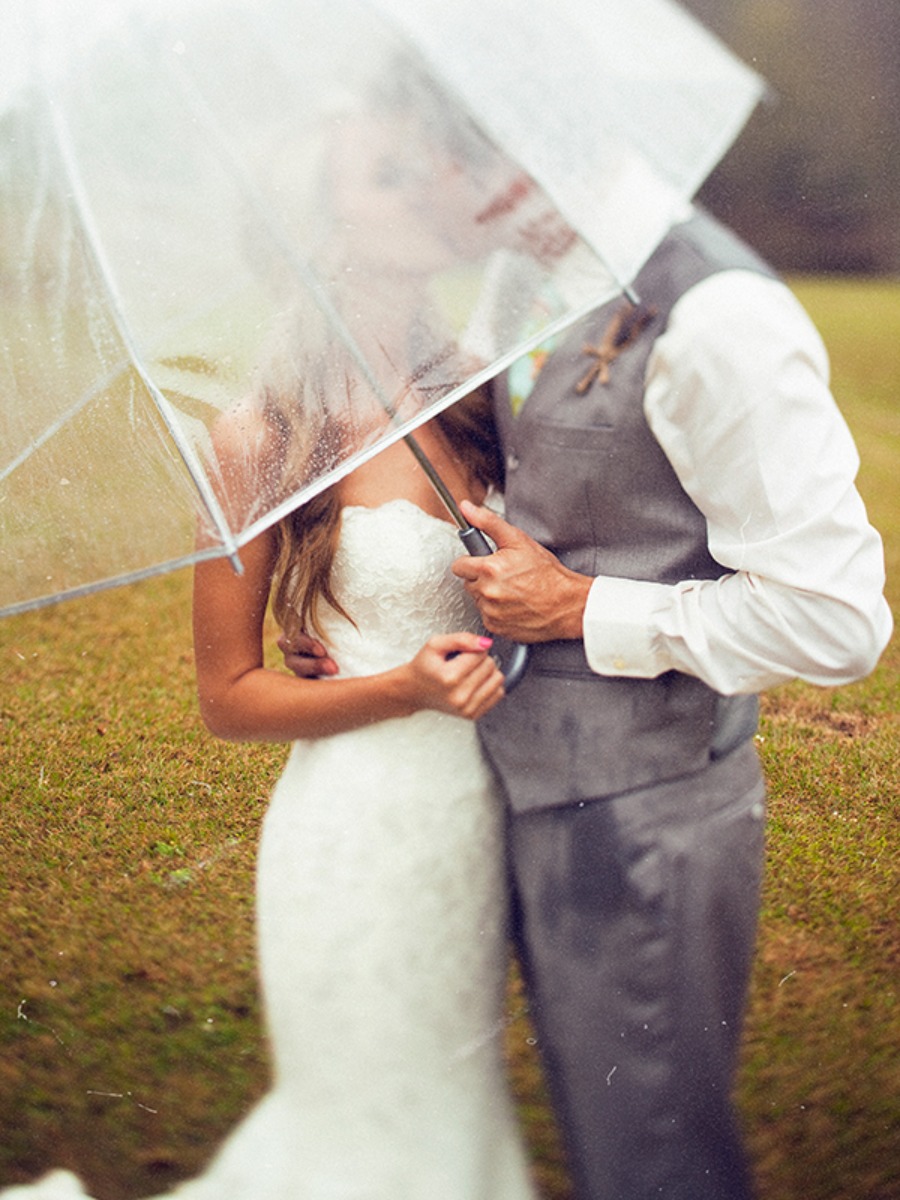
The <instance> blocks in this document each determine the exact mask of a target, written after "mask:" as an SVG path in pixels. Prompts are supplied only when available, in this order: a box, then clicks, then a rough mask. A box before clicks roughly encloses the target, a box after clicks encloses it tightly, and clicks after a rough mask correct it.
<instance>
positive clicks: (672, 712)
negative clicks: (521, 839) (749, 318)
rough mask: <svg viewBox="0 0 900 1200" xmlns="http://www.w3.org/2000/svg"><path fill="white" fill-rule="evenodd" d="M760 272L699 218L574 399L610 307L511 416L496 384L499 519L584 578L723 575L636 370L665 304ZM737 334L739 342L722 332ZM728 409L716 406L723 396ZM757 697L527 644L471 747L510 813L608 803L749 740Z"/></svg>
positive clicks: (646, 275) (652, 267)
mask: <svg viewBox="0 0 900 1200" xmlns="http://www.w3.org/2000/svg"><path fill="white" fill-rule="evenodd" d="M732 267H741V268H746V269H751V270H755V271H760V272H764V273H769V272H768V268H767V267H766V266H765V264H763V263H762V262H761V261H760V260H759V259H758V258H757V257H756V256H755V255H753V254H752V252H751V251H750V250H749V249H748V248H747V247H745V246H744V245H743V244H742V243H741V242H739V241H738V240H737V239H736V238H735V237H733V236H732V235H731V234H730V233H728V232H727V231H726V230H725V229H723V228H722V227H721V226H719V225H718V224H717V223H716V222H714V221H713V220H712V219H711V218H709V217H708V216H705V215H701V214H697V215H696V216H694V217H692V218H691V219H690V220H689V221H687V222H685V223H684V224H683V225H679V226H678V227H676V229H675V230H674V231H673V232H672V233H671V234H670V235H669V236H668V237H667V238H666V239H665V241H664V242H663V243H662V244H661V246H660V247H659V248H658V250H657V251H656V253H655V254H654V255H653V256H652V258H651V259H650V260H649V262H648V263H647V265H646V266H645V268H644V269H643V271H642V272H641V273H640V275H639V277H638V279H637V280H636V285H635V286H636V290H637V292H638V294H639V295H640V297H641V299H642V301H643V302H644V303H645V304H646V305H648V306H651V307H652V308H653V309H655V310H656V316H655V317H654V319H653V321H652V323H651V324H650V325H648V326H647V327H646V329H645V330H644V331H643V332H642V333H641V335H640V336H639V337H638V338H637V339H636V341H635V342H634V343H632V344H631V345H629V346H628V347H627V349H625V350H624V351H623V352H622V353H621V354H620V356H619V357H617V358H616V359H615V360H614V361H613V363H612V365H611V368H610V375H609V380H608V382H606V383H605V384H603V383H601V382H599V381H597V382H594V383H593V385H592V386H591V387H590V388H589V390H587V391H586V392H585V393H584V394H579V393H578V392H577V391H576V385H577V384H578V383H579V381H580V380H582V379H583V378H584V377H585V374H586V373H587V372H588V370H589V369H590V367H591V363H592V361H594V360H592V359H591V358H590V357H589V356H588V355H586V354H585V353H584V346H585V344H586V343H590V344H591V345H593V346H596V345H598V344H599V342H600V341H601V339H602V337H603V333H604V331H605V330H606V328H607V326H608V325H609V323H610V321H611V319H612V318H613V316H614V314H615V313H616V311H617V310H618V309H619V308H620V307H621V305H622V300H621V298H617V299H616V300H615V301H613V302H612V303H610V304H609V305H607V306H605V307H603V308H600V309H597V310H595V311H594V312H593V313H591V314H590V315H589V316H588V317H587V318H586V319H584V320H583V321H581V322H580V323H579V324H578V325H577V326H576V327H575V329H574V330H573V331H572V333H571V334H569V335H568V336H567V338H566V340H565V342H564V343H563V344H562V345H561V346H560V347H559V348H558V349H557V350H555V351H554V352H553V354H552V355H551V357H550V358H549V359H548V361H547V364H546V366H545V367H544V369H543V370H542V371H541V373H540V375H539V376H538V379H537V381H536V383H535V386H534V389H533V391H532V392H531V395H530V396H529V397H528V400H527V402H526V403H525V405H524V408H523V409H522V412H521V414H520V415H519V416H518V417H514V416H513V414H512V411H511V409H510V405H509V393H508V389H507V386H506V382H505V381H504V380H497V381H495V384H494V389H495V392H494V394H495V410H496V415H497V422H498V426H499V430H500V437H501V441H502V443H503V448H504V452H505V455H506V462H507V479H506V511H507V517H508V519H509V520H510V521H511V522H512V523H513V524H514V525H517V526H519V527H520V528H521V529H524V530H525V531H526V532H527V533H529V534H531V536H532V537H534V538H536V539H537V540H538V541H539V542H541V543H543V545H545V546H547V547H549V548H550V549H551V550H552V551H553V552H554V554H556V555H557V556H558V557H559V558H560V559H561V560H562V561H563V562H564V563H565V564H566V565H567V566H569V567H571V568H572V569H573V570H575V571H579V572H582V573H584V574H587V575H613V576H619V577H623V578H628V579H639V580H654V581H656V582H659V583H677V582H679V581H681V580H687V579H714V578H718V577H719V576H721V575H723V574H725V573H726V572H725V568H723V567H722V566H720V564H719V563H717V562H716V561H715V560H714V559H713V558H712V557H711V555H710V553H709V548H708V545H707V529H706V522H705V519H704V517H703V514H702V513H701V512H700V510H699V509H698V508H697V506H696V505H695V504H694V503H693V501H692V500H691V499H690V498H689V497H688V495H687V494H686V492H685V491H684V489H683V488H682V486H681V484H680V483H679V481H678V478H677V477H676V475H675V472H674V471H673V470H672V467H671V466H670V464H669V461H668V459H667V458H666V456H665V455H664V454H663V452H662V450H661V448H660V446H659V444H658V443H657V441H656V440H655V438H654V437H653V434H652V433H651V431H650V428H649V426H648V424H647V421H646V419H645V417H644V412H643V403H642V400H643V391H644V373H645V370H646V366H647V360H648V358H649V356H650V352H651V350H652V349H653V344H654V341H655V339H656V338H657V337H658V336H659V334H660V333H661V332H662V331H663V330H664V329H665V327H666V322H667V320H668V316H669V312H670V311H671V309H672V307H673V305H674V304H675V302H676V301H677V300H678V299H679V298H680V297H681V296H682V295H684V293H685V292H686V291H687V290H688V289H689V288H691V287H692V286H693V285H695V284H697V283H699V282H700V281H701V280H703V279H705V278H706V277H707V276H709V275H711V274H713V273H715V272H717V271H721V270H725V269H728V268H732ZM734 336H735V337H736V338H739V337H740V336H741V331H740V330H739V329H736V330H735V331H734ZM722 402H723V403H727V396H723V397H722ZM756 721H757V702H756V698H755V697H734V698H725V697H723V696H720V695H718V694H717V693H716V692H714V691H712V690H711V689H710V688H709V687H707V685H706V684H704V683H702V682H701V681H700V680H698V679H695V678H692V677H691V676H688V675H684V674H681V673H679V672H676V671H669V672H667V673H666V674H664V675H662V676H660V677H658V678H656V679H629V678H624V677H622V678H607V677H603V676H599V675H596V674H594V673H593V672H592V671H591V670H590V668H589V666H588V664H587V660H586V658H585V654H584V648H583V644H582V643H581V641H559V642H546V643H540V644H537V645H535V646H533V647H532V650H531V660H530V664H529V668H528V672H527V674H526V676H525V679H524V680H523V682H522V683H521V684H520V685H519V687H518V688H517V689H516V691H514V692H513V693H512V694H511V695H510V696H509V697H507V699H506V700H504V701H503V702H502V703H501V704H499V705H498V706H497V707H496V708H495V709H493V710H492V712H490V713H489V714H488V716H486V717H484V718H482V720H481V721H480V722H479V729H480V732H481V736H482V740H483V743H484V746H485V749H486V751H487V753H488V756H489V758H490V759H491V761H492V763H493V765H494V767H495V769H496V770H497V772H498V774H499V776H500V778H501V780H502V781H503V784H504V786H505V788H506V791H507V793H508V796H509V799H510V802H511V804H512V806H513V808H515V809H517V810H523V809H530V808H537V807H545V806H548V805H556V804H570V803H573V802H577V801H579V800H586V799H592V798H598V797H604V796H606V797H608V796H617V795H621V794H622V793H623V792H627V791H630V790H632V789H634V788H638V787H644V786H648V785H651V784H654V783H657V782H662V781H665V780H672V779H676V778H679V777H681V776H687V775H691V774H693V773H695V772H696V771H698V770H700V769H702V768H703V767H704V766H705V765H707V764H708V763H709V762H710V761H711V760H712V759H715V758H717V757H721V756H722V755H723V754H724V753H726V752H727V751H729V750H731V749H732V748H734V747H735V746H736V745H738V744H740V742H742V741H744V740H745V739H746V738H748V737H750V736H752V734H753V733H754V732H755V729H756Z"/></svg>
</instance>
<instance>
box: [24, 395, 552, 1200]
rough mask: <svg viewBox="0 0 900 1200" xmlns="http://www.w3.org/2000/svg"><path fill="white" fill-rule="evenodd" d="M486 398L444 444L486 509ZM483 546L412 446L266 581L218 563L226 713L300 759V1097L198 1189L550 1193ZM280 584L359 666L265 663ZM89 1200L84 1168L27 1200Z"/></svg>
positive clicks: (231, 1149)
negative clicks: (517, 930)
mask: <svg viewBox="0 0 900 1200" xmlns="http://www.w3.org/2000/svg"><path fill="white" fill-rule="evenodd" d="M479 404H480V401H478V400H474V401H470V402H463V403H462V404H461V405H457V406H456V407H455V408H453V409H450V410H449V411H448V412H447V413H445V414H442V415H441V416H440V417H437V418H435V419H434V420H433V421H432V422H431V423H430V424H429V425H427V426H425V427H424V428H423V429H422V430H420V433H419V437H420V440H421V442H422V444H423V447H424V448H425V449H426V450H427V451H428V452H429V454H430V455H431V456H432V458H433V460H434V461H435V463H436V465H437V466H438V468H439V469H440V470H441V471H442V473H443V475H444V477H445V479H446V481H447V482H448V485H449V486H450V489H451V491H453V492H454V493H455V494H456V495H457V496H458V497H460V498H461V497H463V496H469V497H472V498H473V499H476V500H481V499H483V497H484V495H485V493H486V491H487V490H488V488H489V487H490V486H491V485H492V484H494V483H497V482H498V479H497V476H498V473H499V466H498V464H497V461H496V459H495V457H494V455H495V451H494V450H493V445H492V442H491V440H490V438H489V437H488V436H486V435H485V432H484V427H483V422H484V421H486V419H487V416H486V411H487V410H486V409H482V408H479ZM244 432H246V431H244ZM233 433H234V435H235V437H237V435H238V434H239V433H240V430H237V429H235V430H234V431H233ZM227 438H228V435H227V434H226V435H225V438H224V443H223V444H220V445H219V447H218V450H219V455H220V461H221V460H222V458H223V456H225V457H226V458H227V455H228V453H229V448H228V445H227ZM236 452H237V451H236ZM459 554H460V546H459V541H458V538H457V536H456V532H455V527H454V526H452V525H451V524H450V523H449V522H448V521H447V520H445V518H444V514H443V510H442V508H441V507H440V501H438V499H437V497H436V496H435V494H434V492H433V491H432V489H431V487H430V485H429V484H428V483H427V481H426V479H425V477H424V475H423V474H422V472H421V470H420V468H419V466H418V464H417V463H416V462H415V460H414V459H413V457H412V455H411V454H410V453H409V451H408V449H407V448H406V447H405V446H404V445H402V444H398V445H395V446H393V447H390V448H388V449H387V450H385V451H383V452H382V453H381V454H379V455H378V456H377V457H375V458H373V459H371V460H370V461H369V462H368V463H366V464H365V465H364V466H362V467H360V468H358V469H357V470H356V471H355V472H354V473H353V474H351V475H350V476H348V477H347V478H346V479H344V480H343V481H342V482H340V483H339V484H337V485H335V487H334V488H333V489H331V490H330V491H329V492H327V493H325V494H323V495H322V496H320V497H319V498H317V499H316V500H314V501H312V502H310V503H309V504H308V505H305V506H303V507H301V508H300V509H298V510H296V511H295V512H294V513H293V514H291V516H290V517H288V518H287V519H286V520H285V521H284V522H282V524H281V526H280V527H278V528H276V529H273V530H270V531H268V532H266V533H263V534H262V535H260V536H259V537H258V538H257V539H256V540H255V541H254V542H252V543H251V544H250V545H249V546H248V547H247V548H246V552H243V553H242V558H243V561H244V567H245V571H244V574H243V575H242V576H237V575H236V574H235V573H234V572H233V571H232V568H231V566H230V565H229V564H228V563H227V562H225V561H224V560H222V559H216V560H212V561H208V562H203V563H200V564H199V565H198V566H197V567H196V576H195V593H194V638H195V650H196V663H197V679H198V690H199V697H200V707H201V712H202V714H203V717H204V720H205V721H206V723H207V725H208V727H209V728H210V729H211V731H212V732H213V733H215V734H217V735H218V736H220V737H224V738H228V739H238V740H270V741H284V742H292V743H293V745H292V748H291V751H290V757H289V759H288V761H287V765H286V767H285V769H284V772H283V774H282V776H281V778H280V780H279V782H278V784H277V785H276V787H275V791H274V794H273V796H272V801H271V805H270V808H269V810H268V813H267V815H266V817H265V822H264V827H263V833H262V839H261V845H260V851H259V861H258V885H257V931H258V943H259V959H260V974H261V987H262V994H263V1001H264V1006H265V1012H266V1018H267V1028H268V1032H269V1037H270V1042H271V1054H272V1058H273V1076H274V1084H273V1087H272V1090H271V1092H270V1093H269V1094H268V1095H267V1096H266V1097H265V1098H264V1099H263V1100H262V1102H261V1103H260V1104H259V1105H258V1106H257V1107H256V1109H255V1110H253V1111H252V1112H251V1114H250V1115H249V1117H248V1118H247V1119H246V1120H245V1121H244V1122H243V1123H242V1124H241V1125H239V1126H238V1128H237V1129H236V1130H235V1131H234V1132H233V1133H232V1134H231V1136H230V1137H229V1138H228V1139H227V1140H226V1142H225V1144H224V1146H223V1147H222V1148H221V1150H220V1151H219V1153H218V1154H217V1155H216V1157H215V1158H214V1159H213V1161H212V1163H211V1165H210V1166H209V1168H208V1169H207V1171H206V1172H205V1173H204V1174H203V1175H201V1176H200V1177H198V1178H196V1179H193V1180H190V1181H188V1182H186V1183H183V1184H181V1185H180V1186H179V1187H178V1188H177V1189H176V1191H175V1193H174V1194H175V1195H176V1196H177V1197H178V1200H530V1198H532V1197H533V1195H534V1193H533V1191H532V1187H531V1184H530V1182H529V1175H528V1166H527V1161H526V1157H525V1153H524V1150H523V1147H522V1144H521V1140H520V1137H519V1133H518V1130H517V1127H516V1122H515V1117H514V1113H513V1108H512V1104H511V1098H510V1095H509V1093H508V1090H507V1085H506V1081H505V1078H504V1065H503V1060H502V1037H501V1034H502V1027H503V1021H502V1006H503V999H504V984H505V974H506V961H507V959H506V938H505V908H504V906H505V880H504V867H503V863H504V852H503V819H502V811H501V806H500V803H499V800H498V797H497V796H496V795H495V793H494V791H493V790H492V787H491V781H490V778H489V775H488V771H487V769H486V767H485V766H484V764H483V762H482V759H481V757H480V754H479V749H478V744H477V738H476V732H475V726H474V723H473V722H474V721H475V720H477V718H478V717H479V716H481V715H482V714H483V713H485V712H487V711H488V710H489V709H490V708H491V707H493V705H495V704H496V703H498V702H499V701H500V699H501V698H502V696H503V681H502V676H501V675H500V673H499V671H498V670H497V668H496V666H495V664H494V662H493V660H492V658H491V657H490V656H489V654H488V653H487V650H488V647H489V645H490V643H489V640H488V639H486V638H483V637H480V636H479V635H478V633H477V632H475V630H477V628H478V621H477V614H476V612H475V611H474V609H473V608H472V607H471V602H470V601H469V600H468V598H467V596H466V594H465V592H464V591H463V590H462V588H461V586H460V585H459V584H458V583H457V582H456V581H455V580H454V578H453V576H452V574H451V573H450V565H451V563H452V562H453V560H454V559H455V558H457V557H458V556H459ZM270 595H271V596H272V597H273V607H274V611H275V615H276V618H277V619H278V620H279V622H280V623H281V624H282V626H285V625H290V623H291V622H294V623H295V624H296V625H297V626H298V627H304V626H305V627H310V628H312V629H314V630H315V631H316V632H317V633H318V635H319V637H320V638H321V640H322V642H323V643H324V644H326V645H327V646H328V648H329V652H330V653H331V654H333V657H334V658H335V659H336V660H337V661H338V662H340V664H341V674H340V675H339V676H337V677H333V678H329V679H327V680H303V679H298V678H295V677H294V676H291V675H288V674H286V673H284V672H282V671H274V670H269V669H267V668H266V667H265V666H264V665H263V620H264V616H265V613H266V608H267V604H268V602H269V598H270ZM84 1195H85V1193H84V1192H83V1190H82V1188H81V1186H80V1184H79V1183H78V1181H77V1180H76V1179H75V1177H74V1176H73V1175H71V1174H69V1173H68V1172H61V1171H57V1172H53V1173H52V1174H51V1175H49V1176H46V1177H45V1178H44V1179H43V1180H41V1181H39V1182H38V1183H36V1184H32V1185H30V1186H27V1187H23V1188H13V1189H11V1190H8V1191H5V1192H4V1193H3V1196H4V1197H5V1198H6V1200H18V1198H21V1200H57V1198H58V1200H63V1198H65V1197H83V1196H84Z"/></svg>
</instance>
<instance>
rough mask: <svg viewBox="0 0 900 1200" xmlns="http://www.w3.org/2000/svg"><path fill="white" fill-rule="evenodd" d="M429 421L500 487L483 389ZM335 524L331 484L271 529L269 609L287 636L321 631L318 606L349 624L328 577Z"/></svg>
mask: <svg viewBox="0 0 900 1200" xmlns="http://www.w3.org/2000/svg"><path fill="white" fill-rule="evenodd" d="M433 420H434V421H435V423H436V424H437V426H438V428H439V429H440V430H441V433H442V434H443V436H444V437H445V438H446V440H447V443H448V444H449V446H450V449H451V450H452V451H453V453H454V454H455V455H457V457H459V458H460V459H461V460H462V461H463V462H464V463H465V464H466V465H467V467H468V469H469V471H470V472H471V475H472V478H473V480H475V481H477V482H478V483H480V484H481V485H482V486H483V487H485V488H487V487H494V488H497V489H498V490H502V488H503V483H504V472H503V456H502V454H501V452H500V445H499V441H498V438H497V431H496V427H495V425H494V418H493V414H492V412H491V402H490V396H489V395H488V394H487V392H486V391H478V392H474V393H472V394H471V395H469V396H467V397H466V398H465V399H463V400H459V401H457V403H456V404H453V405H451V407H450V408H448V409H445V410H444V412H442V413H439V414H438V415H437V416H436V417H434V418H433ZM340 524H341V506H340V503H339V501H338V495H337V488H336V486H332V487H329V488H326V489H325V490H324V491H322V492H320V493H319V494H318V495H317V496H314V497H313V498H312V500H308V501H307V502H306V503H305V504H302V505H301V506H300V507H299V508H296V509H294V511H293V512H292V513H289V514H288V516H286V517H284V518H283V520H282V521H281V522H280V523H279V524H278V526H277V527H276V530H277V535H278V541H277V559H276V564H275V571H274V575H273V584H272V611H273V613H274V616H275V620H276V621H277V622H278V624H279V625H280V626H281V628H282V629H283V630H284V631H285V632H286V633H287V634H288V635H289V636H290V635H291V634H293V633H297V632H299V631H300V630H309V631H311V632H313V633H317V634H318V633H321V626H320V614H321V611H322V610H321V606H322V605H323V604H327V605H329V606H330V607H331V608H332V609H334V611H335V612H338V613H340V614H341V616H342V617H345V618H346V619H347V620H348V621H351V622H352V619H353V618H352V617H351V616H350V614H349V613H348V612H347V610H346V609H345V608H344V607H343V605H342V604H341V603H340V601H339V600H338V598H337V596H336V595H335V594H334V589H333V587H332V579H331V571H332V565H333V563H334V556H335V552H336V549H337V540H338V534H339V533H340Z"/></svg>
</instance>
